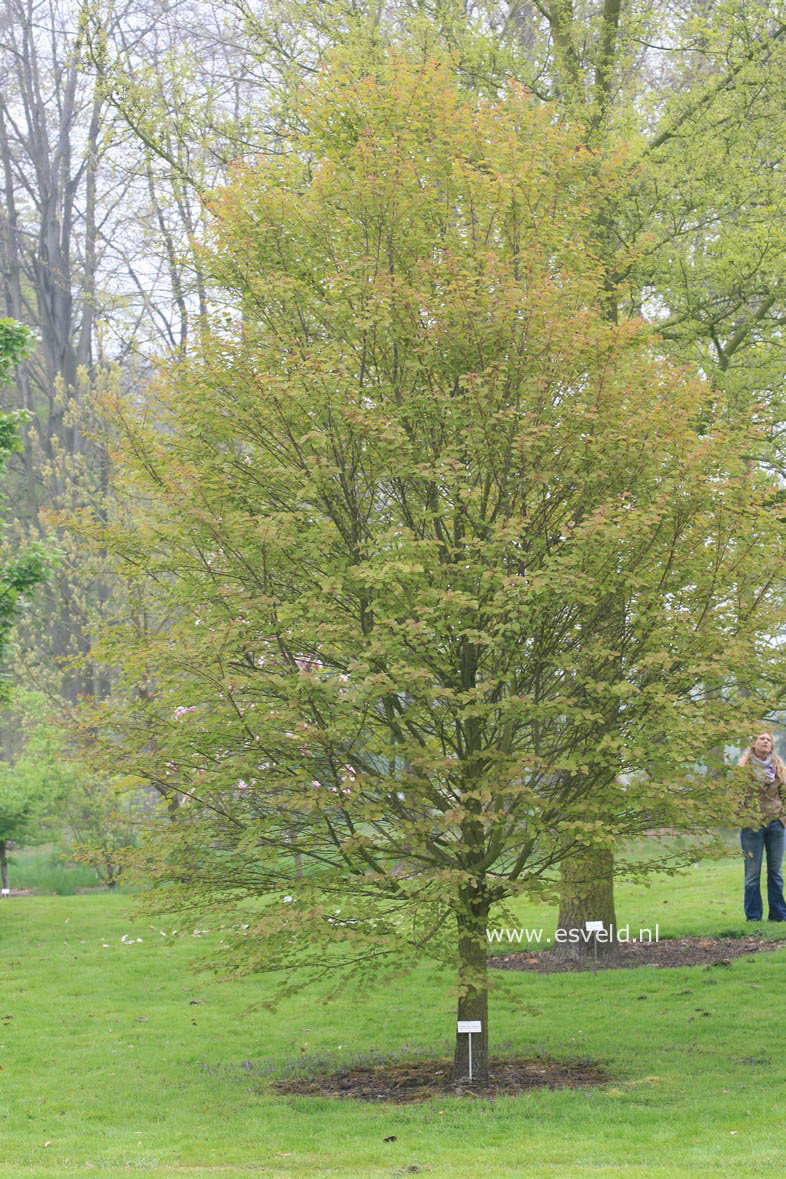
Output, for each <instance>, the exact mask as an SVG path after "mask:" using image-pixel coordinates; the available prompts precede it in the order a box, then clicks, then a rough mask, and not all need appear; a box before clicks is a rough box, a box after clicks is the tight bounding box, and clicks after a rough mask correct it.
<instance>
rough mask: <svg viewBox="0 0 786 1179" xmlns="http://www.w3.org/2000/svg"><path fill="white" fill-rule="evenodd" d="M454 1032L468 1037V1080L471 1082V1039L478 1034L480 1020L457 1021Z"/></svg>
mask: <svg viewBox="0 0 786 1179" xmlns="http://www.w3.org/2000/svg"><path fill="white" fill-rule="evenodd" d="M456 1031H457V1032H458V1033H459V1035H461V1034H462V1033H463V1034H464V1035H466V1036H469V1044H468V1045H467V1047H468V1050H469V1079H470V1081H471V1080H472V1037H473V1035H475V1036H477V1035H479V1034H480V1020H479V1019H459V1020H457V1022H456Z"/></svg>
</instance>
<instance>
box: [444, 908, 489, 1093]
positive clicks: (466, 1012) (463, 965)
mask: <svg viewBox="0 0 786 1179" xmlns="http://www.w3.org/2000/svg"><path fill="white" fill-rule="evenodd" d="M473 891H474V890H473ZM488 913H489V903H488V901H487V900H486V899H485V898H483V897H474V898H470V897H469V896H467V897H466V898H465V907H464V908H463V910H462V911H461V912H459V913H458V914H457V922H458V948H459V998H458V1019H459V1020H460V1021H463V1020H479V1021H480V1028H481V1030H480V1032H478V1033H473V1035H472V1084H473V1085H483V1084H485V1083H486V1082H487V1081H488V1075H489V1027H488V1006H489V1005H488V966H487V955H486V924H487V921H488ZM469 1053H470V1038H469V1036H468V1035H467V1034H466V1033H462V1032H458V1031H457V1032H456V1051H455V1055H454V1057H453V1072H452V1075H451V1079H452V1081H453V1083H454V1084H455V1083H457V1082H460V1083H462V1084H468V1083H469V1073H470V1067H469Z"/></svg>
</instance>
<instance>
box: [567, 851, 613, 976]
mask: <svg viewBox="0 0 786 1179" xmlns="http://www.w3.org/2000/svg"><path fill="white" fill-rule="evenodd" d="M561 886H562V891H561V896H560V907H559V921H558V929H557V934H556V936H555V939H554V949H553V950H552V953H553V954H554V955H555V957H557V958H559V959H560V960H561V961H571V962H573V961H580V960H582V959H586V958H590V959H592V960H593V961H594V959H595V956H596V954H597V958H598V960H600V959H601V958H608V957H609V956H610V955H611V954H613V953H614V951H615V949H616V946H617V941H616V937H617V917H616V913H615V912H614V856H613V853H612V852H611V851H609V850H608V849H607V848H591V849H588V850H587V851H584V852H580V851H579V852H575V853H574V854H573V855H572V856H571V857H570V858H569V859H565V860H563V861H562V864H561ZM587 921H602V922H603V929H604V932H603V933H602V934H600V935H599V937H596V935H595V934H588V933H587V930H586V927H585V922H587Z"/></svg>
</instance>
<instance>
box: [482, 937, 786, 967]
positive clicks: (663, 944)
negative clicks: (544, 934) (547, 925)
mask: <svg viewBox="0 0 786 1179" xmlns="http://www.w3.org/2000/svg"><path fill="white" fill-rule="evenodd" d="M784 947H786V941H778V942H776V941H772V940H771V939H770V938H763V937H755V936H751V937H675V938H664V939H663V940H661V941H658V942H620V943H619V944H618V945H617V946H615V947H614V949H613V950H612V952H611V953H610V954H609V956H608V957H606V958H602V959H601V960H600V961H599V962H597V963H596V962H594V961H593V959H592V958H588V959H581V960H578V961H573V962H572V961H561V960H559V959H557V958H556V957H555V956H554V953H553V951H552V950H550V949H549V950H535V951H533V950H525V951H523V952H521V953H516V954H504V955H500V956H499V957H496V958H489V966H495V967H497V968H498V969H500V970H534V971H536V972H537V973H539V974H562V973H564V972H569V971H573V972H576V971H584V970H590V971H595V970H629V969H631V968H633V967H636V966H665V967H667V966H728V965H729V963H730V962H731V960H732V958H743V957H746V956H747V955H749V954H760V953H762V952H764V951H767V950H782V949H783V948H784Z"/></svg>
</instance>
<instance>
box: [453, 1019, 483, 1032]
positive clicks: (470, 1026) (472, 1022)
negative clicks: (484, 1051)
mask: <svg viewBox="0 0 786 1179" xmlns="http://www.w3.org/2000/svg"><path fill="white" fill-rule="evenodd" d="M456 1030H457V1031H458V1033H459V1034H461V1033H462V1032H464V1033H471V1032H480V1020H479V1019H460V1020H459V1021H458V1027H457V1029H456Z"/></svg>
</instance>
